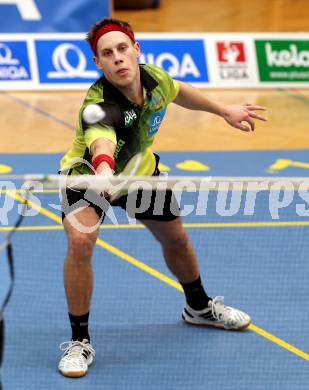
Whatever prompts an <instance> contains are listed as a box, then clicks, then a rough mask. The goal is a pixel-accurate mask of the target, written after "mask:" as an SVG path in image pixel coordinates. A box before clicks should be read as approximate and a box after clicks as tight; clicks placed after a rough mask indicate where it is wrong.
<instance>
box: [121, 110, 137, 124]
mask: <svg viewBox="0 0 309 390" xmlns="http://www.w3.org/2000/svg"><path fill="white" fill-rule="evenodd" d="M136 119H137V115H136V112H135V111H134V110H133V109H132V110H127V111H125V112H124V125H125V127H126V128H127V127H131V126H132V124H133V122H134V121H135V120H136Z"/></svg>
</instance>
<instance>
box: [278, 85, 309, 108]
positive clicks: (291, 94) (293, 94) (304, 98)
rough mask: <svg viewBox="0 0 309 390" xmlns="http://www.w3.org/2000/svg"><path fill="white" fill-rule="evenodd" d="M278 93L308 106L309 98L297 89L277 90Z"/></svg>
mask: <svg viewBox="0 0 309 390" xmlns="http://www.w3.org/2000/svg"><path fill="white" fill-rule="evenodd" d="M278 91H279V92H281V93H282V94H285V95H287V96H289V97H292V98H294V99H296V100H299V101H301V102H303V103H305V104H309V98H308V97H307V96H306V95H304V94H303V93H301V92H300V91H299V90H297V89H291V88H290V89H286V88H279V89H278Z"/></svg>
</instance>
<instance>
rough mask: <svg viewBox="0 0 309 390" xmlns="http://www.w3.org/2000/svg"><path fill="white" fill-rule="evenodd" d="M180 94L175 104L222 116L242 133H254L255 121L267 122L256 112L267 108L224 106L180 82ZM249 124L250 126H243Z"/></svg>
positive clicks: (249, 105) (248, 104) (243, 105)
mask: <svg viewBox="0 0 309 390" xmlns="http://www.w3.org/2000/svg"><path fill="white" fill-rule="evenodd" d="M178 83H179V92H178V94H177V96H176V98H175V99H174V101H173V102H174V103H176V104H178V105H179V106H182V107H185V108H188V109H189V110H199V111H206V112H210V113H212V114H215V115H219V116H221V117H222V118H223V119H224V120H225V121H226V122H227V123H228V124H229V125H231V126H232V127H235V128H237V129H240V130H242V131H250V130H251V131H254V128H255V122H254V119H259V120H261V121H266V118H265V117H263V116H262V115H258V114H257V113H256V112H255V111H265V110H266V108H265V107H262V106H258V105H254V104H250V103H245V104H224V103H222V102H217V101H215V100H212V99H210V98H208V97H206V96H205V95H204V94H203V93H202V92H201V91H199V90H198V89H196V88H193V87H192V86H191V85H190V84H187V83H183V82H180V81H179V82H178ZM243 122H247V123H248V125H249V126H247V125H245V124H243Z"/></svg>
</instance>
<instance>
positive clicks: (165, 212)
mask: <svg viewBox="0 0 309 390" xmlns="http://www.w3.org/2000/svg"><path fill="white" fill-rule="evenodd" d="M155 157H156V168H155V171H154V173H153V176H159V175H160V171H159V168H158V165H159V156H157V155H155ZM85 193H86V191H85V190H73V189H71V188H66V189H65V190H64V191H63V192H62V205H61V207H62V220H63V219H64V218H65V216H66V215H68V214H69V213H70V212H72V211H74V210H76V209H77V208H80V207H83V206H84V207H92V208H94V210H95V211H96V213H97V214H98V216H99V218H101V222H103V220H104V217H105V213H106V211H107V210H108V207H109V206H110V205H111V206H118V207H121V208H122V209H123V210H125V211H126V212H127V213H128V215H129V216H130V217H131V218H136V219H139V220H143V219H145V220H146V219H147V220H153V221H173V220H174V219H176V218H177V217H179V215H180V209H179V205H178V202H177V199H176V198H175V195H174V193H173V192H172V191H171V190H166V191H161V190H160V191H157V190H153V191H149V190H148V191H146V190H141V189H140V190H137V191H132V192H130V194H128V195H124V196H121V197H120V198H118V199H116V200H115V201H114V202H112V203H110V202H109V201H108V198H105V197H103V196H100V195H98V194H97V193H95V192H92V191H87V195H86V197H85ZM142 201H143V202H144V204H142ZM145 205H146V207H145ZM141 206H142V207H141ZM138 208H141V209H142V210H141V211H140V212H139V210H138Z"/></svg>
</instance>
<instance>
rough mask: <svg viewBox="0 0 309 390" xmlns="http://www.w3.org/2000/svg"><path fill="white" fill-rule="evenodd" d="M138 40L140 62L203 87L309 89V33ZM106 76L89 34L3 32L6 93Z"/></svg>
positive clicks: (71, 85) (0, 73)
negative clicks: (102, 74) (90, 44)
mask: <svg viewBox="0 0 309 390" xmlns="http://www.w3.org/2000/svg"><path fill="white" fill-rule="evenodd" d="M0 1H1V0H0ZM136 36H137V39H138V41H139V43H140V46H141V56H140V58H139V61H140V63H150V64H155V65H157V66H159V67H162V68H163V69H165V70H166V71H167V72H168V73H169V74H170V75H171V77H173V78H174V79H176V80H180V81H184V82H188V83H191V84H192V85H194V86H197V87H201V88H270V87H271V88H273V87H275V88H290V87H295V88H297V87H298V88H303V87H305V88H309V34H308V33H302V34H288V33H285V34H274V35H272V34H262V33H259V34H255V33H251V34H240V33H238V34H224V33H220V34H176V33H174V34H167V33H166V34H165V33H164V34H146V33H145V34H136ZM100 76H101V72H100V71H98V69H96V66H95V64H94V62H93V53H92V52H91V50H90V48H89V46H88V44H87V42H86V41H85V33H74V34H72V33H71V34H63V33H58V34H45V33H38V34H37V33H35V34H0V88H1V89H3V90H5V89H7V90H51V89H54V90H57V89H58V90H73V89H87V88H89V86H90V85H91V83H93V82H94V81H95V80H97V79H98V78H99V77H100Z"/></svg>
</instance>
